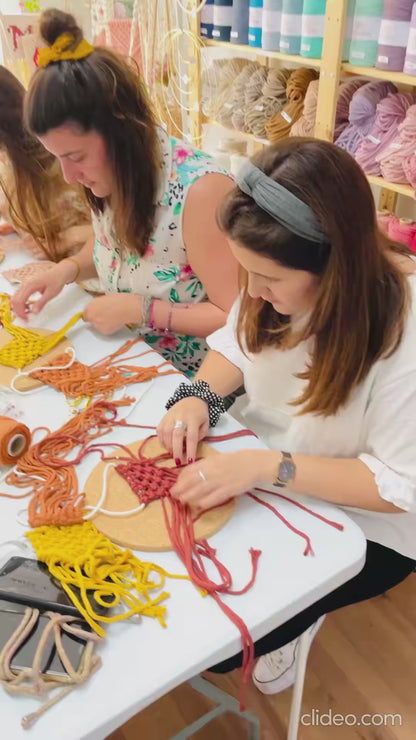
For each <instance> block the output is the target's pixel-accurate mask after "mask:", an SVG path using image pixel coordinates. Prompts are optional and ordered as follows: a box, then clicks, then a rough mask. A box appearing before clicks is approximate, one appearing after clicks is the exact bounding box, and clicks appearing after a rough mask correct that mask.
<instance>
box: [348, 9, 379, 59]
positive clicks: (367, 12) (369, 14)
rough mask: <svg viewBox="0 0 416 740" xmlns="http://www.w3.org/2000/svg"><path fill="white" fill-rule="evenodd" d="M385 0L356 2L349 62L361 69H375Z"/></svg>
mask: <svg viewBox="0 0 416 740" xmlns="http://www.w3.org/2000/svg"><path fill="white" fill-rule="evenodd" d="M383 5H384V1H383V0H356V4H355V12H354V21H353V24H352V38H351V47H350V56H349V60H350V62H351V64H356V65H357V66H360V67H374V65H375V63H376V61H377V51H378V36H379V32H380V25H381V17H382V15H383Z"/></svg>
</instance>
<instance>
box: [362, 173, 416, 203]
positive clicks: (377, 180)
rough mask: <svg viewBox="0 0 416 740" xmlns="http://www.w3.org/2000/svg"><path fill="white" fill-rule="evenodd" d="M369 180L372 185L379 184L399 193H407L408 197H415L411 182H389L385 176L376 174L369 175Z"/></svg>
mask: <svg viewBox="0 0 416 740" xmlns="http://www.w3.org/2000/svg"><path fill="white" fill-rule="evenodd" d="M367 179H368V181H369V182H370V183H371V184H372V185H379V187H380V188H385V189H386V190H392V191H393V192H394V193H399V195H405V196H406V197H407V198H414V197H415V189H414V188H412V186H411V185H409V183H406V182H388V181H387V180H385V179H384V177H376V176H375V175H367Z"/></svg>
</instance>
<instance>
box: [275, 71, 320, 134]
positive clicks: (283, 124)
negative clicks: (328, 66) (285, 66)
mask: <svg viewBox="0 0 416 740" xmlns="http://www.w3.org/2000/svg"><path fill="white" fill-rule="evenodd" d="M318 76H319V75H318V73H317V72H316V70H314V69H306V68H304V67H300V68H299V69H295V70H294V71H293V72H292V74H291V75H290V77H289V80H288V83H287V88H286V95H287V99H288V103H287V105H286V106H285V107H284V109H283V110H282V111H281V112H280V113H277V114H276V115H275V116H273V118H271V119H270V121H268V123H267V125H266V132H267V138H268V139H269V140H270V141H271V142H275V141H279V139H283V138H285V137H286V136H288V135H289V131H290V129H291V127H292V125H293V124H294V123H295V122H296V121H297V120H298V119H299V118H300V116H301V115H302V111H303V104H304V100H305V95H306V91H307V89H308V86H309V83H310V82H312V80H316V79H318Z"/></svg>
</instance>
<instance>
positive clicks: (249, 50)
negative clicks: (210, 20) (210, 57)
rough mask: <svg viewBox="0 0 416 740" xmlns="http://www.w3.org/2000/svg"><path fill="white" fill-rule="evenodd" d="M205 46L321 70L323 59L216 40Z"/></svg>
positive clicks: (209, 41) (207, 42)
mask: <svg viewBox="0 0 416 740" xmlns="http://www.w3.org/2000/svg"><path fill="white" fill-rule="evenodd" d="M204 46H215V47H217V48H222V49H228V50H229V51H235V52H236V54H237V53H238V54H255V55H256V56H258V55H259V54H261V56H262V57H267V59H278V60H279V61H281V62H291V63H292V64H299V65H302V66H303V67H316V68H317V69H319V68H320V66H321V63H322V60H321V59H310V58H308V57H301V56H300V55H299V54H282V53H281V52H280V51H266V50H265V49H261V48H260V47H258V46H248V45H245V44H233V43H231V41H215V39H205V40H204Z"/></svg>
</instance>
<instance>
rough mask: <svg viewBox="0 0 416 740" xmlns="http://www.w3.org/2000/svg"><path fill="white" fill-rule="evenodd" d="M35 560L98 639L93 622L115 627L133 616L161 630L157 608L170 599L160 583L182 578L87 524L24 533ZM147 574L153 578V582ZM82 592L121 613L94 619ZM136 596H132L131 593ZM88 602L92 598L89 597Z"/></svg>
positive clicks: (163, 610)
mask: <svg viewBox="0 0 416 740" xmlns="http://www.w3.org/2000/svg"><path fill="white" fill-rule="evenodd" d="M26 537H28V538H29V540H30V542H31V543H32V546H33V548H34V550H35V552H36V555H37V557H38V559H39V560H41V561H42V562H43V563H46V565H47V566H48V569H49V572H50V573H51V575H52V576H54V577H55V578H57V579H58V580H59V581H60V582H61V584H62V586H63V588H64V589H65V591H66V593H67V594H68V596H69V597H70V599H71V601H72V602H73V604H75V606H76V607H77V609H78V610H79V611H80V613H81V614H82V616H83V617H84V619H85V620H86V621H87V622H88V624H89V625H90V626H91V627H92V629H93V630H94V632H96V633H97V635H99V636H100V637H104V635H105V632H104V630H103V628H102V627H101V626H100V625H99V624H97V622H119V621H120V620H122V619H127V618H128V617H131V616H133V615H134V614H142V615H144V616H147V617H154V618H156V619H158V621H159V622H160V624H161V625H162V627H166V623H165V615H166V607H165V606H161V604H160V602H161V601H164V599H166V598H167V597H168V596H169V594H168V593H167V592H166V591H162V592H161V593H159V594H158V595H157V596H155V597H152V596H151V593H150V592H152V591H156V590H159V589H162V588H163V586H164V584H165V579H166V578H167V577H168V578H184V579H188V576H176V575H171V574H170V573H167V572H166V571H165V570H164V569H163V568H160V567H159V566H158V565H155V564H154V563H150V562H145V561H141V560H139V559H138V558H136V557H135V556H134V555H133V553H132V552H131V550H128V549H127V550H122V549H121V548H120V547H117V545H114V544H113V543H112V542H111V541H110V540H109V539H108V537H106V536H105V535H103V534H101V532H99V531H98V529H97V528H96V526H95V525H94V524H92V522H83V523H82V524H72V525H70V526H43V527H37V528H36V529H33V530H31V531H29V532H26ZM152 574H157V575H158V579H157V580H154V579H153V578H152ZM74 588H77V589H79V591H80V598H78V596H77V595H76V593H75V592H74V590H73V589H74ZM87 591H89V592H90V593H91V591H93V592H94V599H95V601H96V602H97V604H100V605H101V606H106V607H109V606H110V607H114V606H117V605H119V604H122V603H123V602H124V606H125V607H127V610H126V611H124V612H123V613H122V614H114V615H112V616H103V615H101V614H96V612H95V611H94V609H93V607H92V605H91V603H90V600H89V599H88V597H87ZM134 592H135V593H134ZM90 599H91V596H90Z"/></svg>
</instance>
